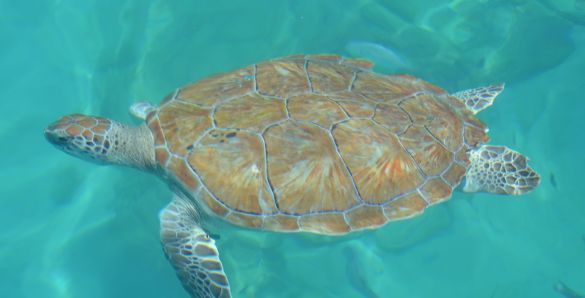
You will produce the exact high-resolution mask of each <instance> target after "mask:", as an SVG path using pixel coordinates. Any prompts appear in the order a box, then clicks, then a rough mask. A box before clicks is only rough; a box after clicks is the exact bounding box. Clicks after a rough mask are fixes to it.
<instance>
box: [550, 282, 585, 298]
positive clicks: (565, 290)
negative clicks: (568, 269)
mask: <svg viewBox="0 0 585 298" xmlns="http://www.w3.org/2000/svg"><path fill="white" fill-rule="evenodd" d="M554 288H555V291H557V292H558V293H559V294H561V295H563V296H565V297H567V298H585V296H583V295H581V294H579V293H577V292H575V290H573V289H571V288H569V287H568V286H567V285H566V284H565V283H563V282H562V281H559V282H557V283H556V284H555V286H554Z"/></svg>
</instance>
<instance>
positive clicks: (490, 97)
mask: <svg viewBox="0 0 585 298" xmlns="http://www.w3.org/2000/svg"><path fill="white" fill-rule="evenodd" d="M502 91H504V84H503V83H501V84H498V85H491V86H486V87H479V88H474V89H468V90H463V91H459V92H456V93H453V94H451V96H453V97H456V98H458V99H459V100H461V101H462V102H463V103H464V104H465V106H467V109H468V110H470V111H471V112H472V113H473V114H477V113H479V112H481V111H482V110H484V109H486V108H488V107H489V106H491V105H492V104H493V103H494V100H495V99H496V96H498V94H500V93H501V92H502Z"/></svg>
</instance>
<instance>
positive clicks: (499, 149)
mask: <svg viewBox="0 0 585 298" xmlns="http://www.w3.org/2000/svg"><path fill="white" fill-rule="evenodd" d="M469 161H470V163H471V164H470V166H469V170H468V171H467V174H466V175H465V186H464V187H463V191H465V192H489V193H495V194H509V195H521V194H525V193H528V192H530V191H532V190H533V189H534V188H535V187H536V186H538V184H539V183H540V176H539V175H538V174H537V173H536V172H535V171H534V170H533V169H532V168H531V167H530V166H529V165H528V159H527V158H526V157H525V156H523V155H522V154H520V153H518V152H516V151H514V150H511V149H509V148H507V147H503V146H489V145H485V146H481V147H479V148H477V149H475V150H472V151H470V153H469Z"/></svg>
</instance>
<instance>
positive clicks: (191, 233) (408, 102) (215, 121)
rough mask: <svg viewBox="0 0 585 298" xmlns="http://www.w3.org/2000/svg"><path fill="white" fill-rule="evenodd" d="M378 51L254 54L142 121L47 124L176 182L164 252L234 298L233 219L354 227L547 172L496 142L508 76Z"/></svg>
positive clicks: (102, 153)
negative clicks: (396, 66) (372, 55)
mask: <svg viewBox="0 0 585 298" xmlns="http://www.w3.org/2000/svg"><path fill="white" fill-rule="evenodd" d="M372 66H373V65H372V64H371V63H370V62H368V61H365V60H356V59H345V58H342V57H340V56H335V55H307V56H303V55H299V56H290V57H285V58H279V59H274V60H270V61H266V62H261V63H258V64H254V65H251V66H248V67H245V68H242V69H238V70H235V71H232V72H228V73H224V74H220V75H216V76H213V77H210V78H207V79H204V80H202V81H199V82H196V83H193V84H190V85H187V86H184V87H181V88H178V89H176V90H175V91H174V92H172V93H171V94H170V95H168V96H167V97H166V98H165V99H164V100H163V102H162V103H161V104H160V105H159V106H158V107H156V106H153V105H150V104H148V103H137V104H134V105H133V106H132V107H131V108H130V112H131V114H133V115H135V116H137V117H138V118H141V119H144V123H143V124H141V125H139V126H129V125H125V124H121V123H118V122H116V121H114V120H110V119H106V118H102V117H92V116H84V115H79V114H75V115H70V116H65V117H63V118H61V119H60V120H58V121H57V122H55V123H53V124H51V125H50V126H49V127H48V128H47V129H46V130H45V136H46V138H47V139H48V140H49V141H50V142H51V143H52V144H53V145H55V146H56V147H57V148H59V149H61V150H63V151H65V152H67V153H69V154H71V155H73V156H76V157H80V158H83V159H85V160H89V161H92V162H96V163H99V164H118V165H125V166H130V167H134V168H137V169H140V170H143V171H147V172H150V173H154V174H156V175H157V176H159V177H160V178H162V179H163V180H164V181H166V182H168V184H169V185H170V188H171V189H172V190H173V192H174V197H173V199H172V201H171V203H170V204H169V205H168V206H166V207H165V208H164V209H163V210H162V211H161V213H160V228H161V230H160V237H161V242H162V246H163V248H164V252H165V254H166V256H167V258H168V259H169V261H170V262H171V263H172V265H173V267H174V268H175V270H176V272H177V275H178V277H179V278H180V280H181V282H182V283H183V286H184V287H185V289H186V290H187V291H188V292H189V294H190V295H191V296H192V297H230V296H231V294H230V287H229V283H228V279H227V277H226V275H225V273H224V270H223V266H222V263H221V261H220V258H219V252H218V250H217V248H216V245H215V240H214V239H213V238H211V237H210V236H209V235H210V234H209V233H210V232H209V231H213V232H215V233H219V232H221V231H218V226H221V224H220V223H221V222H229V223H231V224H233V225H236V226H241V227H246V228H254V229H262V230H269V231H276V232H310V233H318V234H324V235H343V234H346V233H349V232H352V231H358V230H363V229H372V228H378V227H380V226H382V225H384V224H385V223H387V222H389V221H394V220H399V219H406V218H410V217H412V216H415V215H418V214H420V213H422V212H423V210H424V209H425V208H427V207H428V206H431V205H434V204H437V203H441V202H444V201H445V200H447V199H448V198H449V197H450V196H451V193H452V191H453V189H454V188H456V187H457V186H458V185H459V184H460V182H461V180H462V178H463V177H464V176H465V185H464V186H463V191H467V192H488V193H497V194H511V195H520V194H524V193H527V192H529V191H531V190H533V189H534V188H535V187H536V186H537V185H538V184H539V181H540V177H539V176H538V174H537V173H536V172H535V171H533V169H532V168H531V167H530V166H528V165H527V158H526V157H524V156H523V155H521V154H519V153H518V152H515V151H513V150H511V149H508V148H506V147H503V146H491V145H484V143H486V142H487V141H488V137H487V134H486V133H487V129H486V126H485V125H484V124H483V123H482V122H481V121H480V120H478V119H477V118H476V117H475V116H474V115H475V114H476V113H477V112H479V111H481V110H483V109H485V108H487V107H488V106H490V105H491V104H492V102H493V100H494V98H495V97H496V96H497V95H498V94H499V93H500V92H501V91H502V90H503V87H504V86H503V85H494V86H489V87H482V88H476V89H471V90H466V91H462V92H457V93H453V94H449V93H447V92H446V91H445V90H443V89H441V88H439V87H437V86H434V85H432V84H430V83H428V82H425V81H423V80H420V79H417V78H415V77H413V76H409V75H381V74H376V73H374V72H373V71H372Z"/></svg>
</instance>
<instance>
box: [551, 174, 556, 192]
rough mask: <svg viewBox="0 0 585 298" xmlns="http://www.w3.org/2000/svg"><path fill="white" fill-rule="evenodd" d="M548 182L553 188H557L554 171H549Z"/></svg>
mask: <svg viewBox="0 0 585 298" xmlns="http://www.w3.org/2000/svg"><path fill="white" fill-rule="evenodd" d="M550 184H552V186H553V187H554V188H557V179H555V174H554V173H550Z"/></svg>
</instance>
